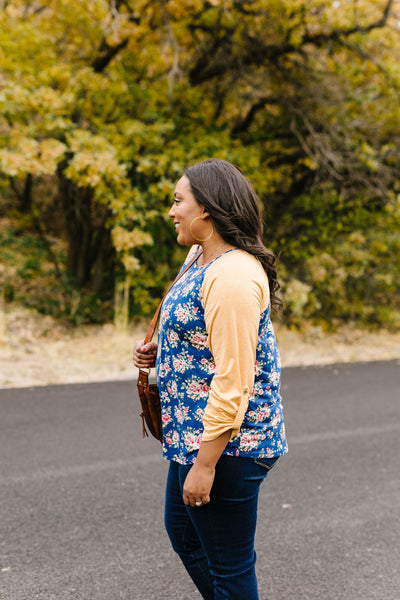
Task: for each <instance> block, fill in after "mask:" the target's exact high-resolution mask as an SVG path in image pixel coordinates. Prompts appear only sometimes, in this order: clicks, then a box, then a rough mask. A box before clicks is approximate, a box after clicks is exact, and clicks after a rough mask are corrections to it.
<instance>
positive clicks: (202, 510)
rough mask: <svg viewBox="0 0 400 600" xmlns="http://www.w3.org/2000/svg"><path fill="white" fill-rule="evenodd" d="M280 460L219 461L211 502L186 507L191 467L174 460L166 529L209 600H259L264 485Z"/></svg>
mask: <svg viewBox="0 0 400 600" xmlns="http://www.w3.org/2000/svg"><path fill="white" fill-rule="evenodd" d="M276 460H277V459H276V458H262V459H253V458H242V457H234V456H225V455H222V456H221V458H220V459H219V461H218V463H217V466H216V470H215V480H214V484H213V487H212V489H211V495H210V497H211V500H210V502H209V503H208V504H205V505H204V506H201V507H198V508H197V507H190V506H186V505H185V504H184V503H183V499H182V490H183V484H184V482H185V479H186V475H187V474H188V472H189V470H190V465H189V466H186V465H180V464H178V463H176V462H173V461H171V463H170V468H169V473H168V480H167V490H166V499H165V526H166V530H167V533H168V535H169V538H170V540H171V544H172V547H173V549H174V550H175V552H177V554H178V555H179V557H180V558H181V560H182V562H183V564H184V566H185V568H186V570H187V571H188V573H189V575H190V577H191V578H192V579H193V581H194V583H195V585H196V587H197V589H198V590H199V592H200V594H201V595H202V596H203V598H205V600H243V599H244V598H245V599H246V600H258V592H257V579H256V574H255V562H256V553H255V551H254V536H255V530H256V522H257V501H258V491H259V488H260V484H261V483H262V481H263V480H264V479H265V477H266V476H267V474H268V471H269V470H270V469H271V468H272V467H273V465H274V464H275V462H276Z"/></svg>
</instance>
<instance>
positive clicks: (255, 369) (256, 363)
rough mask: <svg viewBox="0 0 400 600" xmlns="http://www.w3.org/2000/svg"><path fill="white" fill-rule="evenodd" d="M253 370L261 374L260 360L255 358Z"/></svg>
mask: <svg viewBox="0 0 400 600" xmlns="http://www.w3.org/2000/svg"><path fill="white" fill-rule="evenodd" d="M254 372H255V374H256V375H261V373H262V365H261V364H260V362H259V361H258V360H256V362H255V364H254Z"/></svg>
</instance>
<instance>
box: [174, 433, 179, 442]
mask: <svg viewBox="0 0 400 600" xmlns="http://www.w3.org/2000/svg"><path fill="white" fill-rule="evenodd" d="M172 441H173V442H179V434H178V432H177V431H174V432H173V433H172Z"/></svg>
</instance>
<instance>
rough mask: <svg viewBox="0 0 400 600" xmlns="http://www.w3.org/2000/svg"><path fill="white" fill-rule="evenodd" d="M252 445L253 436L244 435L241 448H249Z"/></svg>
mask: <svg viewBox="0 0 400 600" xmlns="http://www.w3.org/2000/svg"><path fill="white" fill-rule="evenodd" d="M250 443H251V436H250V434H248V433H243V434H242V435H241V436H240V445H241V446H249V445H250Z"/></svg>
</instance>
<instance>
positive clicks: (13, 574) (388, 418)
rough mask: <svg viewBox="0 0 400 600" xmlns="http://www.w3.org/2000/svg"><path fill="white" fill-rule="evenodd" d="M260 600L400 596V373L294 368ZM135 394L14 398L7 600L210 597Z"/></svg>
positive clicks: (3, 420) (3, 538)
mask: <svg viewBox="0 0 400 600" xmlns="http://www.w3.org/2000/svg"><path fill="white" fill-rule="evenodd" d="M282 391H283V396H284V398H285V401H284V408H285V414H286V421H287V430H288V437H289V454H288V455H287V456H286V457H284V458H282V459H281V460H280V462H279V464H278V465H277V467H276V469H274V471H273V472H272V473H271V474H270V476H269V477H268V479H267V480H266V481H265V483H264V484H263V488H262V491H261V494H260V508H259V524H258V534H257V553H258V563H257V565H258V579H259V585H260V600H314V599H315V600H339V599H340V600H356V599H357V600H399V599H400V476H399V473H400V468H399V467H400V464H399V463H400V461H399V457H400V452H399V450H400V436H399V433H400V363H399V362H396V361H391V362H381V363H365V364H352V365H335V366H330V367H325V368H317V367H311V368H288V369H286V370H285V372H284V376H283V388H282ZM138 412H139V409H138V400H137V397H136V389H135V383H134V382H115V383H101V384H89V385H69V386H53V387H42V388H26V389H16V390H0V599H1V600H34V599H40V600H117V599H123V600H136V599H138V600H169V599H171V600H172V599H174V600H196V599H199V598H200V596H199V595H198V594H197V592H196V591H195V589H194V588H193V586H192V584H191V582H190V581H189V580H188V578H187V576H186V574H185V572H184V570H183V568H182V567H181V565H180V563H179V561H178V559H177V557H175V555H174V554H173V552H172V550H171V549H170V546H169V542H168V540H167V537H166V534H165V533H164V529H163V515H162V513H163V489H164V483H165V477H166V470H167V463H166V462H165V461H163V459H162V458H161V456H160V447H159V443H158V442H156V441H155V440H153V439H145V440H142V438H141V424H140V421H139V418H138V416H137V415H138Z"/></svg>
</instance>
